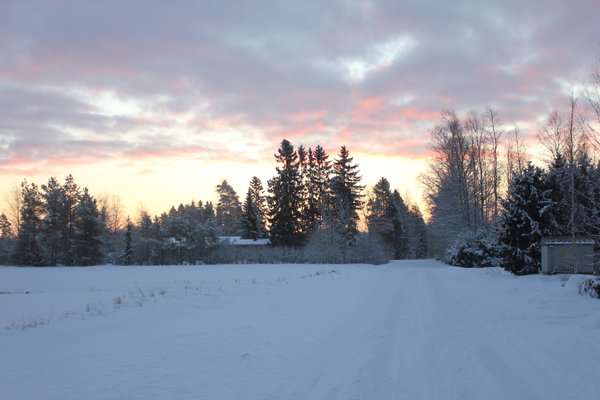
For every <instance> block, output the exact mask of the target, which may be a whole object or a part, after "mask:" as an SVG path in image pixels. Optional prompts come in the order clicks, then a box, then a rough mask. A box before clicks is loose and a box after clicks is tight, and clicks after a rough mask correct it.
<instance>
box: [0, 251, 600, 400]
mask: <svg viewBox="0 0 600 400" xmlns="http://www.w3.org/2000/svg"><path fill="white" fill-rule="evenodd" d="M584 278H585V277H583V276H572V277H570V278H569V279H568V280H566V277H564V276H527V277H514V276H511V275H509V274H507V273H504V272H502V271H501V270H499V269H462V268H456V267H449V266H446V265H443V264H441V263H437V262H435V261H395V262H391V263H389V264H387V265H383V266H377V267H375V266H369V265H220V266H168V267H122V266H99V267H88V268H66V267H65V268H16V267H0V292H1V293H2V294H0V399H62V400H65V399H245V400H246V399H344V400H347V399H369V400H376V399H410V400H415V399H460V400H468V399H477V400H480V399H503V400H504V399H512V400H514V399H529V400H532V399H543V400H549V399H560V400H565V399H593V398H597V396H598V393H600V379H598V378H599V377H600V301H599V300H597V299H592V298H590V297H587V296H581V295H579V294H578V292H577V282H579V281H581V280H582V279H584Z"/></svg>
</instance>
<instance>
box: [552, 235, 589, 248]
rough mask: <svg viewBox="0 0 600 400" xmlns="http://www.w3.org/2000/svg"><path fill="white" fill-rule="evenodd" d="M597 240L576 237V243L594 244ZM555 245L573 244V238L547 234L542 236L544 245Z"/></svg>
mask: <svg viewBox="0 0 600 400" xmlns="http://www.w3.org/2000/svg"><path fill="white" fill-rule="evenodd" d="M595 243H596V242H595V241H594V239H592V238H590V237H579V236H578V237H576V238H575V245H588V246H589V245H594V244H595ZM544 245H547V246H553V245H573V238H572V237H570V236H546V237H543V238H542V246H544Z"/></svg>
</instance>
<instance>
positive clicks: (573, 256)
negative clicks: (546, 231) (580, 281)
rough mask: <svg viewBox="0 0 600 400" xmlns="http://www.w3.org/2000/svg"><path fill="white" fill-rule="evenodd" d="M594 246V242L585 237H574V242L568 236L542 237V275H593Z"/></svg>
mask: <svg viewBox="0 0 600 400" xmlns="http://www.w3.org/2000/svg"><path fill="white" fill-rule="evenodd" d="M594 244H595V242H594V240H593V239H591V238H587V237H576V238H575V241H573V239H572V238H571V237H568V236H558V237H543V238H542V242H541V247H542V273H544V274H554V273H560V272H573V273H580V274H593V273H594Z"/></svg>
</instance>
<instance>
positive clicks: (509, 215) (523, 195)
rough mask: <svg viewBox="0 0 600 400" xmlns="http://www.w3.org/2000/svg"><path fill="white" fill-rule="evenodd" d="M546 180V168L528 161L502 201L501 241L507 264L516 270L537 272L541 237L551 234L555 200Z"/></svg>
mask: <svg viewBox="0 0 600 400" xmlns="http://www.w3.org/2000/svg"><path fill="white" fill-rule="evenodd" d="M549 193H550V191H549V190H547V186H546V185H545V183H544V180H543V171H542V170H541V169H540V168H538V167H535V166H533V165H532V164H531V163H528V165H527V167H526V168H525V169H524V170H523V172H521V173H520V174H519V175H515V176H514V177H513V179H512V180H511V182H510V183H509V188H508V198H507V199H506V200H503V201H502V207H503V210H502V213H501V217H500V220H501V232H500V237H499V242H500V244H501V245H502V255H503V258H504V265H505V268H506V269H507V270H508V271H510V272H512V273H514V274H516V275H526V274H534V273H537V272H538V271H539V269H540V263H541V252H540V240H541V238H542V236H543V235H545V234H548V232H549V228H550V223H549V222H550V217H551V215H550V213H551V210H552V207H553V204H554V202H553V200H552V199H551V198H550V196H549Z"/></svg>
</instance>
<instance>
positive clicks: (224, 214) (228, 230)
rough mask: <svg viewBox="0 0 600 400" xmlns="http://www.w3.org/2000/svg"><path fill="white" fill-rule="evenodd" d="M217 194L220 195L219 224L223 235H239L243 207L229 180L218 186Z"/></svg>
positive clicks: (218, 207)
mask: <svg viewBox="0 0 600 400" xmlns="http://www.w3.org/2000/svg"><path fill="white" fill-rule="evenodd" d="M217 194H218V195H219V202H218V203H217V223H218V225H219V227H220V229H221V234H222V235H224V236H234V235H239V234H240V223H241V216H242V205H241V204H240V199H239V197H238V195H237V193H236V192H235V190H234V189H233V188H232V187H231V185H230V184H229V183H228V182H227V180H223V182H221V184H220V185H217Z"/></svg>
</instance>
